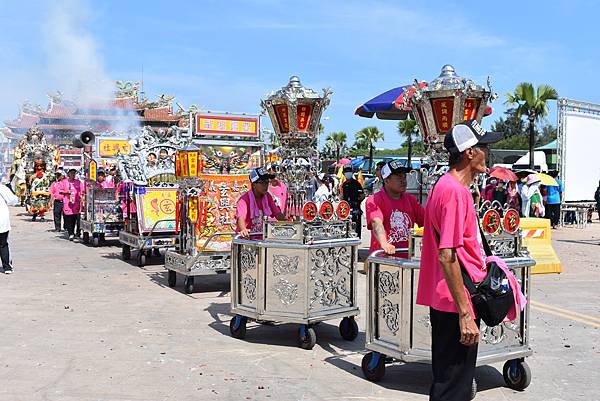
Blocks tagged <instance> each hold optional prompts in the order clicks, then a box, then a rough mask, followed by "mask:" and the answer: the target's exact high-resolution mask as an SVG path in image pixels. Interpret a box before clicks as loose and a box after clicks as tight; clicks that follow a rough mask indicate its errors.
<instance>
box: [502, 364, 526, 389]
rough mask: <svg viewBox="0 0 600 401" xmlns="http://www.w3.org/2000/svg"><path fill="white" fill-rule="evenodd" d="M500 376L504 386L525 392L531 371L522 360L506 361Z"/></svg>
mask: <svg viewBox="0 0 600 401" xmlns="http://www.w3.org/2000/svg"><path fill="white" fill-rule="evenodd" d="M502 375H503V376H504V381H505V382H506V385H507V386H508V387H510V388H512V389H513V390H517V391H522V390H525V389H526V388H527V386H529V384H530V383H531V369H530V368H529V365H527V363H526V362H525V361H524V360H522V359H511V360H510V361H506V362H505V363H504V368H503V369H502Z"/></svg>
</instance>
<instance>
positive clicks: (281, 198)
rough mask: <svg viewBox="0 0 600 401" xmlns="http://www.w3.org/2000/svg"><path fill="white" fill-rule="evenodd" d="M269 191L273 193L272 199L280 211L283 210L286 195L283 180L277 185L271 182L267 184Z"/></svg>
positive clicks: (285, 186)
mask: <svg viewBox="0 0 600 401" xmlns="http://www.w3.org/2000/svg"><path fill="white" fill-rule="evenodd" d="M269 192H270V193H271V195H273V198H274V199H273V200H274V201H275V203H276V204H277V206H279V209H281V212H282V213H284V212H285V198H286V196H287V185H285V184H284V183H283V182H281V181H279V185H277V186H275V185H273V184H269Z"/></svg>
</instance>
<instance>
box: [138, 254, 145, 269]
mask: <svg viewBox="0 0 600 401" xmlns="http://www.w3.org/2000/svg"><path fill="white" fill-rule="evenodd" d="M137 260H138V266H139V267H144V266H146V255H144V252H140V253H139V254H138V258H137Z"/></svg>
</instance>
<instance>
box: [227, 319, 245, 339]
mask: <svg viewBox="0 0 600 401" xmlns="http://www.w3.org/2000/svg"><path fill="white" fill-rule="evenodd" d="M247 321H248V319H246V317H245V316H240V315H235V316H234V317H232V318H231V321H230V322H229V332H230V333H231V337H233V338H237V339H240V340H241V339H242V338H244V337H246V322H247Z"/></svg>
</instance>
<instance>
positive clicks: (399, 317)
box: [362, 65, 535, 397]
mask: <svg viewBox="0 0 600 401" xmlns="http://www.w3.org/2000/svg"><path fill="white" fill-rule="evenodd" d="M488 88H489V82H488ZM407 94H408V95H407V96H406V98H405V99H404V102H405V104H408V103H409V102H410V108H409V110H410V111H411V112H412V113H414V114H415V116H416V119H417V123H418V124H419V128H420V132H421V134H422V135H423V139H424V142H425V143H426V144H427V145H428V146H429V149H430V153H429V160H428V163H427V164H429V165H430V168H429V169H422V170H421V171H419V172H415V171H413V172H411V179H409V180H407V181H408V182H414V183H417V184H418V186H419V188H413V192H415V193H416V192H419V193H421V194H424V195H425V197H426V195H427V193H428V192H429V191H430V190H431V188H432V186H433V185H434V183H435V182H436V180H437V179H438V178H439V176H440V175H441V174H443V173H444V172H445V171H446V170H447V168H446V167H445V166H446V165H447V159H445V157H447V156H446V152H445V151H444V150H443V148H442V143H443V140H444V133H445V132H447V131H448V130H449V129H451V128H452V127H453V126H454V125H455V124H457V123H460V122H461V121H463V120H468V119H476V120H478V121H481V118H482V117H483V115H484V110H485V109H486V106H487V102H488V100H490V98H491V97H492V91H491V88H489V90H488V89H485V88H483V87H481V86H479V85H477V84H475V83H474V82H473V81H471V80H469V79H465V78H461V77H459V76H457V75H456V73H455V71H454V68H453V67H452V66H449V65H446V66H444V67H443V69H442V74H441V75H440V76H439V77H438V78H436V79H435V80H433V81H432V82H430V83H428V84H425V83H422V84H419V85H418V86H417V84H415V86H414V87H413V88H412V90H410V91H407ZM478 213H479V216H480V223H481V226H482V229H483V231H484V233H485V236H486V238H487V239H488V243H489V245H490V248H491V250H492V253H493V254H494V255H495V256H499V257H501V258H503V259H504V261H505V262H506V264H507V266H508V267H509V269H510V270H511V271H512V272H513V273H514V274H515V276H516V278H517V280H518V281H519V283H520V285H521V289H522V291H523V293H524V295H525V296H526V298H527V300H529V295H530V269H531V267H532V266H534V265H535V261H534V260H533V259H532V258H530V257H529V255H528V252H527V250H526V249H524V248H523V247H522V246H521V234H520V231H521V230H520V228H519V213H518V212H517V211H516V210H514V209H510V208H508V206H506V205H500V204H499V203H498V202H494V203H490V202H484V203H483V205H482V206H481V208H480V209H479V210H478ZM421 234H422V233H421ZM421 238H422V235H417V234H413V235H412V236H411V238H410V239H409V249H408V255H409V257H408V259H407V258H399V257H395V256H389V255H385V254H383V253H382V252H380V251H377V252H374V253H373V254H371V255H370V256H369V257H368V259H367V262H366V263H367V271H368V272H367V330H366V348H367V349H368V350H369V351H370V352H368V353H367V354H366V355H365V356H364V358H363V360H362V370H363V373H364V375H365V377H366V378H367V379H369V380H371V381H378V380H381V379H382V377H383V376H384V374H385V365H386V363H392V362H394V361H401V362H421V363H431V334H430V329H431V325H430V321H429V308H427V307H424V306H421V305H417V304H416V302H415V300H416V291H417V287H418V278H419V267H420V256H421ZM399 251H400V250H399ZM401 251H404V252H406V251H407V250H406V249H404V250H401ZM528 326H529V307H528V306H526V307H525V309H524V310H523V311H522V312H519V313H517V317H516V319H515V320H513V321H511V322H508V321H507V322H503V323H501V324H499V325H497V326H494V327H486V326H485V324H484V323H483V322H481V327H480V333H481V334H480V343H479V353H478V358H477V365H485V364H490V363H496V362H502V361H506V363H505V364H504V369H503V374H504V379H505V381H506V383H507V385H508V386H509V387H511V388H513V389H517V390H523V389H524V388H526V387H527V386H528V385H529V382H530V380H531V371H530V369H529V367H528V366H527V364H526V362H525V358H526V357H527V356H530V355H531V354H532V350H531V348H530V346H529V327H528ZM476 391H477V383H476V382H475V380H474V381H473V391H472V394H471V395H472V397H474V396H475V394H476Z"/></svg>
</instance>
